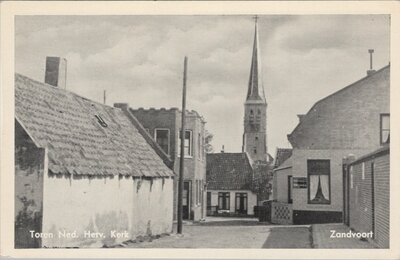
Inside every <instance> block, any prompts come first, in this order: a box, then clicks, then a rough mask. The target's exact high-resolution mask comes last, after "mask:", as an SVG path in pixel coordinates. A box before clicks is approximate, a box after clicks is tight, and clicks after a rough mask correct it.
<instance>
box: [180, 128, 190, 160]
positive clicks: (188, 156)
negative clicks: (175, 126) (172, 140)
mask: <svg viewBox="0 0 400 260" xmlns="http://www.w3.org/2000/svg"><path fill="white" fill-rule="evenodd" d="M181 130H182V129H180V130H179V133H178V142H179V144H178V147H180V144H181V143H180V142H181V138H180V137H181V133H182V131H181ZM186 132H189V133H190V136H189V155H186V154H185V155H184V158H193V130H189V129H185V136H186ZM185 147H186V146H185ZM184 150H185V149H184ZM178 157H181V151H180V149H179V150H178Z"/></svg>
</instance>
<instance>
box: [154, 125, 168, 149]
mask: <svg viewBox="0 0 400 260" xmlns="http://www.w3.org/2000/svg"><path fill="white" fill-rule="evenodd" d="M154 139H155V140H156V142H157V144H158V145H159V146H160V147H161V148H162V149H163V150H164V152H165V153H166V154H169V129H156V130H155V132H154Z"/></svg>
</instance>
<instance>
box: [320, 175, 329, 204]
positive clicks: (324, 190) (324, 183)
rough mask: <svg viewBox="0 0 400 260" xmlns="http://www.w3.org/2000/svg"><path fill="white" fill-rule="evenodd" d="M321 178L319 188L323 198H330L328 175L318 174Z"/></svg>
mask: <svg viewBox="0 0 400 260" xmlns="http://www.w3.org/2000/svg"><path fill="white" fill-rule="evenodd" d="M320 178H321V189H322V194H323V195H324V197H325V199H327V200H330V198H329V195H330V194H329V176H328V175H320Z"/></svg>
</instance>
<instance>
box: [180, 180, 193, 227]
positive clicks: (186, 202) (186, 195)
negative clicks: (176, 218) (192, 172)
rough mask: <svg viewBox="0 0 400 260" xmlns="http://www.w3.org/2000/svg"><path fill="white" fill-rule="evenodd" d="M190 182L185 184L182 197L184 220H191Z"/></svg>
mask: <svg viewBox="0 0 400 260" xmlns="http://www.w3.org/2000/svg"><path fill="white" fill-rule="evenodd" d="M190 184H191V183H190V181H184V182H183V194H182V195H183V196H182V211H183V212H182V213H183V214H182V218H183V219H189V216H190V199H191V197H190V186H191V185H190Z"/></svg>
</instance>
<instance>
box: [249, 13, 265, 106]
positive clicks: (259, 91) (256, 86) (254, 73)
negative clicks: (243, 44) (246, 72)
mask: <svg viewBox="0 0 400 260" xmlns="http://www.w3.org/2000/svg"><path fill="white" fill-rule="evenodd" d="M257 19H258V17H257V16H256V17H255V28H254V43H253V56H252V58H251V68H250V78H249V86H248V87H249V88H248V90H247V97H246V101H249V100H260V101H264V102H266V100H265V93H264V86H263V81H262V71H261V58H260V48H259V43H258V26H257Z"/></svg>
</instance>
